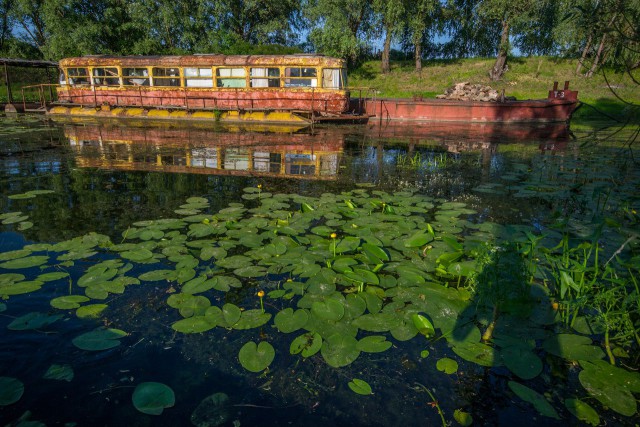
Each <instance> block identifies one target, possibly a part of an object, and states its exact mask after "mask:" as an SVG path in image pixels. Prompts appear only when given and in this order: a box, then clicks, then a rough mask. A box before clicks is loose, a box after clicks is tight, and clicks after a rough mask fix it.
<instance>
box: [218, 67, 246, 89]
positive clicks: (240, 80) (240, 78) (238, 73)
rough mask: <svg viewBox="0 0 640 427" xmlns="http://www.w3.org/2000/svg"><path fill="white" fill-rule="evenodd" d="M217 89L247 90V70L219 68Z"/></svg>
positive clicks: (243, 68)
mask: <svg viewBox="0 0 640 427" xmlns="http://www.w3.org/2000/svg"><path fill="white" fill-rule="evenodd" d="M227 72H228V73H227ZM216 87H221V88H233V89H236V88H246V87H247V69H246V68H245V67H217V68H216Z"/></svg>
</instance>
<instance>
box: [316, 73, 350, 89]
mask: <svg viewBox="0 0 640 427" xmlns="http://www.w3.org/2000/svg"><path fill="white" fill-rule="evenodd" d="M346 78H347V73H346V70H345V69H344V68H325V69H324V70H322V87H324V88H327V89H342V88H343V87H345V86H346V85H347V82H346Z"/></svg>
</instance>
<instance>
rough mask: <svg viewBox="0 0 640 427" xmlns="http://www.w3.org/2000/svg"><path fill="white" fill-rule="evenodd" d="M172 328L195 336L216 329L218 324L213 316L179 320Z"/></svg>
mask: <svg viewBox="0 0 640 427" xmlns="http://www.w3.org/2000/svg"><path fill="white" fill-rule="evenodd" d="M171 327H172V328H173V329H175V330H176V331H178V332H182V333H184V334H195V333H200V332H205V331H208V330H210V329H213V328H215V327H216V322H215V320H214V318H213V317H211V316H193V317H188V318H186V319H182V320H178V321H177V322H175V323H173V324H172V325H171Z"/></svg>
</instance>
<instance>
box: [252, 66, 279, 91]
mask: <svg viewBox="0 0 640 427" xmlns="http://www.w3.org/2000/svg"><path fill="white" fill-rule="evenodd" d="M250 75H251V79H250V80H249V82H250V83H251V87H280V69H279V68H251V70H250Z"/></svg>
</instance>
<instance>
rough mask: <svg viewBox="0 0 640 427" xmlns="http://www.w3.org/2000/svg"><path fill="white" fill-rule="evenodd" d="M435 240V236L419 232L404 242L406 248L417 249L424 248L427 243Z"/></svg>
mask: <svg viewBox="0 0 640 427" xmlns="http://www.w3.org/2000/svg"><path fill="white" fill-rule="evenodd" d="M432 240H433V235H432V234H430V233H428V232H427V233H426V232H424V231H418V232H416V233H414V234H413V235H412V236H410V237H408V238H407V239H405V240H404V247H405V248H417V247H420V246H424V245H426V244H427V243H429V242H431V241H432Z"/></svg>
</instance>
